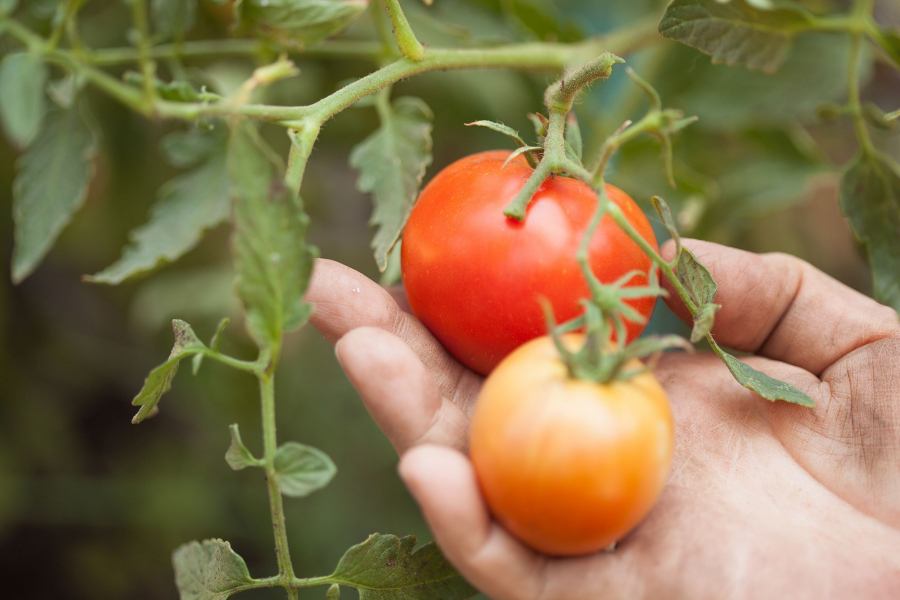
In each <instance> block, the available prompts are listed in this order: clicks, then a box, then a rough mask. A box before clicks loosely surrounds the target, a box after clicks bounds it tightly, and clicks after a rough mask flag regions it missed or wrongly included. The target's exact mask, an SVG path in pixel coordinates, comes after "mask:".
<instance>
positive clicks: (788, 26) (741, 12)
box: [659, 0, 812, 73]
mask: <svg viewBox="0 0 900 600" xmlns="http://www.w3.org/2000/svg"><path fill="white" fill-rule="evenodd" d="M811 24H812V18H811V16H810V15H809V13H807V12H806V11H805V10H802V9H800V8H799V7H798V8H794V7H790V8H778V9H775V10H760V9H758V8H755V7H753V6H751V5H750V4H748V3H747V2H746V1H745V0H731V1H730V2H724V3H723V2H720V1H719V0H673V1H672V2H671V3H670V4H669V6H668V7H667V8H666V12H665V14H663V17H662V20H661V21H660V23H659V33H660V34H661V35H662V36H663V37H666V38H669V39H673V40H677V41H679V42H682V43H684V44H687V45H688V46H692V47H694V48H696V49H698V50H700V51H701V52H703V53H705V54H708V55H710V56H711V57H712V60H713V63H723V62H724V63H725V64H727V65H729V66H735V65H746V66H747V68H750V69H762V70H764V71H767V72H769V73H772V72H774V71H776V70H777V69H778V66H779V65H780V64H781V62H782V61H783V60H784V58H785V57H786V56H787V54H788V50H789V49H790V44H791V40H792V38H793V36H794V35H795V34H796V33H798V32H800V31H803V30H804V29H807V28H809V27H810V26H811Z"/></svg>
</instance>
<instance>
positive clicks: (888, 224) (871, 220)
mask: <svg viewBox="0 0 900 600" xmlns="http://www.w3.org/2000/svg"><path fill="white" fill-rule="evenodd" d="M839 198H840V204H841V210H843V212H844V214H845V215H846V216H847V218H848V219H849V221H850V227H851V229H853V234H854V235H855V236H856V239H857V240H859V242H860V243H861V244H862V245H863V246H864V247H865V249H866V254H867V255H868V258H869V266H870V268H871V269H872V275H873V278H874V287H875V297H876V298H877V299H878V300H880V301H881V302H884V303H885V304H888V305H890V306H892V307H893V308H894V309H895V310H897V311H898V312H900V169H898V166H897V164H896V163H895V162H894V160H893V159H892V158H890V157H889V156H887V155H884V154H881V153H877V152H863V153H861V154H860V155H859V156H858V157H857V159H856V160H855V161H854V162H853V164H852V165H851V166H850V168H849V169H847V171H846V172H845V173H844V176H843V177H842V178H841V187H840V194H839Z"/></svg>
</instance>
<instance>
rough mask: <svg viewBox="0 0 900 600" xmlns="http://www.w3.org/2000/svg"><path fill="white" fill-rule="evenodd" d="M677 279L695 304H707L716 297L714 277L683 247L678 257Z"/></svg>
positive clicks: (716, 287)
mask: <svg viewBox="0 0 900 600" xmlns="http://www.w3.org/2000/svg"><path fill="white" fill-rule="evenodd" d="M677 275H678V281H680V282H681V285H683V286H684V288H685V289H686V290H687V293H688V296H690V298H691V300H692V301H693V302H694V304H696V305H697V306H702V305H703V304H709V303H710V302H712V301H713V300H715V298H716V291H717V290H718V286H717V285H716V281H715V279H713V277H712V275H711V274H710V272H709V269H707V268H706V267H705V266H703V264H702V263H701V262H700V261H699V260H697V257H696V256H694V253H693V252H691V251H690V250H688V249H687V248H683V249H682V252H681V256H679V258H678V269H677Z"/></svg>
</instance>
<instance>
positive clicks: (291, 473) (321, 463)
mask: <svg viewBox="0 0 900 600" xmlns="http://www.w3.org/2000/svg"><path fill="white" fill-rule="evenodd" d="M336 474H337V467H335V466H334V462H332V460H331V459H330V458H328V455H327V454H325V453H324V452H322V451H321V450H317V449H316V448H313V447H311V446H305V445H303V444H298V443H297V442H288V443H287V444H284V445H283V446H281V447H280V448H278V450H277V451H276V452H275V478H276V479H277V480H278V487H279V488H280V489H281V493H282V494H284V495H285V496H290V497H291V498H302V497H304V496H308V495H310V494H312V493H313V492H315V491H316V490H320V489H322V488H323V487H325V486H326V485H328V484H329V482H331V480H332V479H333V478H334V476H335V475H336Z"/></svg>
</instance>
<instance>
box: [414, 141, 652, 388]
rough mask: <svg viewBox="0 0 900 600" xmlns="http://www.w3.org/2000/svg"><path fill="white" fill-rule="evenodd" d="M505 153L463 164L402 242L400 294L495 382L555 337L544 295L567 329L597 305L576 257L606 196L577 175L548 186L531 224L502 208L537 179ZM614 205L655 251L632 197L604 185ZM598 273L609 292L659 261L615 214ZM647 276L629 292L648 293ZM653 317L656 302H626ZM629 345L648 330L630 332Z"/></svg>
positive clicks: (597, 246)
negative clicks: (525, 353) (509, 360)
mask: <svg viewBox="0 0 900 600" xmlns="http://www.w3.org/2000/svg"><path fill="white" fill-rule="evenodd" d="M509 155H510V153H509V152H508V151H493V152H483V153H481V154H474V155H472V156H468V157H466V158H463V159H461V160H459V161H457V162H455V163H453V164H452V165H450V166H448V167H447V168H445V169H444V170H443V171H441V172H440V173H438V174H437V175H436V176H435V177H434V179H433V180H432V181H431V182H430V183H429V184H428V185H427V186H425V189H424V190H422V194H421V195H420V196H419V199H418V201H417V202H416V205H415V206H414V207H413V210H412V213H411V214H410V216H409V221H408V222H407V225H406V229H405V231H404V234H403V247H402V252H401V265H402V272H403V285H404V288H405V289H406V295H407V298H408V299H409V304H410V307H411V308H412V311H413V313H415V315H416V317H418V318H419V320H421V321H422V322H423V323H424V324H425V326H426V327H428V329H430V330H431V332H432V333H433V334H434V335H435V337H437V339H438V340H439V341H440V342H441V344H443V346H444V347H445V348H447V350H449V351H450V353H451V354H452V355H453V356H455V357H456V358H457V359H458V360H459V361H460V362H462V363H463V364H465V365H466V366H468V367H469V368H471V369H473V370H474V371H477V372H479V373H482V374H487V373H489V372H490V371H491V369H493V368H494V367H495V366H496V365H497V364H498V363H499V362H500V361H501V360H503V358H504V357H505V356H506V355H508V354H509V353H510V352H512V351H513V350H515V349H516V348H518V347H519V346H521V345H522V344H524V343H525V342H527V341H528V340H531V339H534V338H536V337H538V336H541V335H543V334H544V333H546V331H547V327H546V322H545V320H544V314H543V311H542V310H541V307H540V304H539V302H538V300H539V298H541V297H544V298H546V299H547V300H548V301H549V302H550V305H551V306H552V307H553V311H554V313H555V315H556V318H557V320H558V321H559V322H564V321H568V320H570V319H574V318H575V317H577V316H578V315H580V314H581V313H582V312H583V308H582V307H581V305H580V304H579V302H580V301H581V300H583V299H585V298H588V297H589V296H590V293H589V290H588V286H587V282H586V281H585V279H584V275H583V274H582V272H581V269H580V267H579V265H578V261H577V254H578V248H579V246H580V244H581V241H582V239H583V238H584V235H585V232H586V231H587V228H588V225H589V223H590V221H591V218H592V217H593V215H594V212H595V210H596V209H597V196H596V194H595V193H594V191H593V190H591V188H590V187H589V186H587V185H585V184H584V183H582V182H580V181H576V180H574V179H570V178H568V177H561V176H556V177H551V178H549V179H547V180H546V181H545V182H544V184H543V185H542V186H541V187H540V189H539V190H538V191H537V193H536V194H535V195H534V197H533V199H532V200H531V203H530V204H529V205H528V210H527V214H526V217H525V220H524V221H523V222H518V221H515V220H514V219H510V218H507V217H506V216H505V215H504V214H503V210H504V208H506V205H507V204H509V203H510V202H511V201H512V199H513V198H514V197H515V196H516V194H517V193H518V192H519V190H520V189H522V186H523V185H524V184H525V181H526V180H527V179H528V177H529V176H530V175H531V174H532V173H533V172H534V171H533V169H532V168H531V167H530V166H529V165H528V163H527V162H526V161H525V159H524V158H522V157H518V158H516V159H515V160H512V161H510V163H509V164H507V165H506V166H503V165H504V162H505V161H506V159H507V158H509ZM606 192H607V195H608V196H609V198H610V200H612V201H613V202H614V203H615V204H617V205H618V206H619V208H621V209H622V212H623V213H624V214H625V217H626V218H627V219H628V221H629V222H630V223H631V224H632V225H633V226H634V228H635V229H637V231H638V232H639V233H640V235H641V236H642V237H643V238H644V239H645V240H646V241H647V242H648V243H649V244H650V245H651V246H653V248H654V249H656V248H657V243H656V237H655V235H654V233H653V228H652V227H651V226H650V223H649V221H647V217H646V216H644V213H643V212H642V211H641V209H640V207H638V206H637V204H635V202H634V201H633V200H632V199H631V198H630V197H628V195H627V194H625V192H623V191H622V190H620V189H618V188H615V187H613V186H611V185H607V186H606ZM589 258H590V263H591V267H592V268H593V270H594V273H595V274H596V275H597V277H598V278H599V279H600V281H602V282H604V283H611V282H613V281H615V280H617V279H619V278H620V277H622V276H623V275H625V274H626V273H628V272H630V271H635V270H637V271H641V272H643V273H647V274H649V273H650V270H651V269H652V268H654V267H653V265H652V262H651V260H650V258H649V257H648V256H647V255H646V254H644V252H643V251H642V250H641V249H640V247H639V246H638V245H637V244H636V243H635V242H634V241H633V240H632V239H631V238H629V237H628V235H627V234H626V233H625V232H624V231H622V229H621V228H619V226H618V225H616V224H615V222H613V220H612V219H611V218H610V217H609V216H607V217H604V219H603V220H602V221H601V222H600V226H599V227H598V228H597V231H596V233H595V235H594V237H593V238H592V239H591V243H590V247H589ZM647 280H648V277H647V276H638V277H634V278H633V279H632V280H631V281H630V282H629V285H632V286H642V285H647ZM628 304H629V305H631V306H632V307H633V308H634V309H635V310H636V311H637V312H638V313H640V314H641V315H643V316H644V317H646V318H649V317H650V315H651V314H652V312H653V308H654V306H655V305H656V298H635V299H632V300H628ZM627 326H628V341H629V342H630V341H632V340H634V339H635V338H637V337H638V336H639V335H640V334H641V332H642V331H643V330H644V326H645V324H644V323H634V322H628V324H627Z"/></svg>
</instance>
